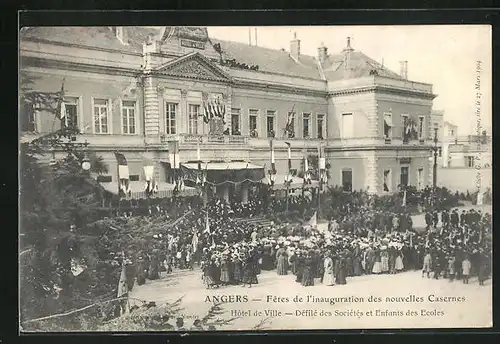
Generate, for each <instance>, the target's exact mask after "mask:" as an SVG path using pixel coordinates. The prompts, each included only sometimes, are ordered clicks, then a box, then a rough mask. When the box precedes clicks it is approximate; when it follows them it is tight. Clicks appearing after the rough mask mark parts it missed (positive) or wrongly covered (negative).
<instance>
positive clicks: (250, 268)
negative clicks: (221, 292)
mask: <svg viewBox="0 0 500 344" xmlns="http://www.w3.org/2000/svg"><path fill="white" fill-rule="evenodd" d="M242 282H243V286H245V285H248V287H249V288H252V284H256V283H255V282H257V274H256V273H255V262H254V257H253V256H251V255H249V256H248V257H246V258H245V260H244V262H243V280H242Z"/></svg>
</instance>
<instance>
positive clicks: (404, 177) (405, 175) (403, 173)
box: [399, 166, 409, 186]
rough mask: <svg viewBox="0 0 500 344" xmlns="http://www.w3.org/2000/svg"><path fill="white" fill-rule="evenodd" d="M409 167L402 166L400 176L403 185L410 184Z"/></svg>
mask: <svg viewBox="0 0 500 344" xmlns="http://www.w3.org/2000/svg"><path fill="white" fill-rule="evenodd" d="M408 169H409V167H407V166H403V167H401V176H400V183H399V184H401V186H408Z"/></svg>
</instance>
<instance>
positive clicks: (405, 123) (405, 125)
mask: <svg viewBox="0 0 500 344" xmlns="http://www.w3.org/2000/svg"><path fill="white" fill-rule="evenodd" d="M401 121H402V123H401V126H402V135H401V136H402V137H403V143H408V142H409V141H410V132H409V121H410V118H409V117H408V115H401Z"/></svg>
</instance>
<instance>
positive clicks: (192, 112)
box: [188, 104, 200, 135]
mask: <svg viewBox="0 0 500 344" xmlns="http://www.w3.org/2000/svg"><path fill="white" fill-rule="evenodd" d="M199 114H200V106H199V105H194V104H189V115H188V134H192V135H197V134H198V116H199Z"/></svg>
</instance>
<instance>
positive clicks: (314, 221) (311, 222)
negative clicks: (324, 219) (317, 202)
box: [306, 211, 318, 227]
mask: <svg viewBox="0 0 500 344" xmlns="http://www.w3.org/2000/svg"><path fill="white" fill-rule="evenodd" d="M317 224H318V217H317V212H316V211H315V212H314V214H313V216H311V218H310V219H309V221H307V224H306V226H311V227H316V226H317Z"/></svg>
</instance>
